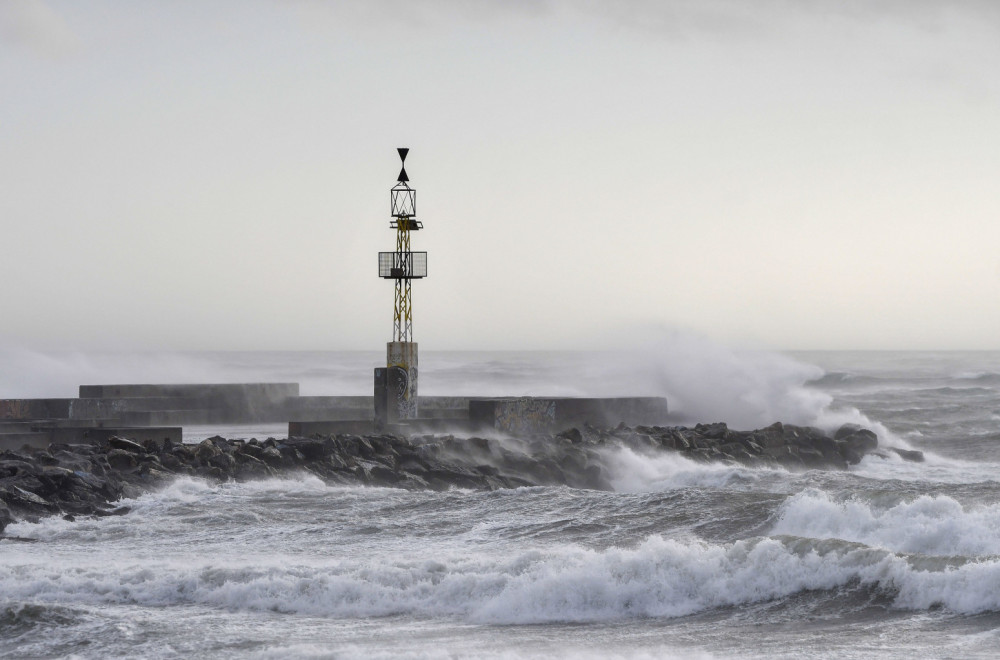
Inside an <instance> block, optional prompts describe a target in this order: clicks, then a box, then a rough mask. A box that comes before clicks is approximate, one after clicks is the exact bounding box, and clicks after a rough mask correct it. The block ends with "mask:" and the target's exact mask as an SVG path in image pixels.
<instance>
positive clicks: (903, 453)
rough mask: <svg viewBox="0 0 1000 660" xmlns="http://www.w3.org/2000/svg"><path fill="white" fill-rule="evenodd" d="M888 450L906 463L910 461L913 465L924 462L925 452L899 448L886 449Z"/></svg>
mask: <svg viewBox="0 0 1000 660" xmlns="http://www.w3.org/2000/svg"><path fill="white" fill-rule="evenodd" d="M886 449H887V450H889V451H891V452H893V453H894V454H896V455H897V456H899V457H900V458H902V459H903V460H904V461H910V462H913V463H923V462H924V452H922V451H919V450H917V449H900V448H899V447H886Z"/></svg>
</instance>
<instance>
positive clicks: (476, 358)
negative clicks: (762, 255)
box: [0, 331, 885, 434]
mask: <svg viewBox="0 0 1000 660" xmlns="http://www.w3.org/2000/svg"><path fill="white" fill-rule="evenodd" d="M618 345H621V344H620V343H619V344H618ZM628 346H629V348H628V349H627V350H620V349H619V350H602V351H557V352H550V351H434V350H428V351H425V352H424V354H423V356H422V360H421V394H423V395H454V396H665V397H667V398H668V399H669V401H670V407H671V411H672V417H673V419H672V421H674V422H676V423H683V424H693V423H697V422H715V421H723V422H726V423H727V424H729V425H730V426H732V427H734V428H739V429H750V428H759V427H762V426H767V425H769V424H772V423H774V422H777V421H781V422H785V423H791V424H800V425H814V426H819V427H821V428H824V429H826V430H830V429H833V428H836V427H837V426H839V425H840V424H842V423H845V422H856V423H861V424H865V425H871V424H870V422H869V421H868V420H867V419H866V418H864V416H863V415H861V414H860V413H858V411H856V410H854V409H834V408H832V406H831V404H832V397H830V396H829V395H828V394H826V393H824V392H822V391H820V390H819V389H816V388H813V387H810V386H809V383H810V381H814V380H817V379H819V378H821V377H822V376H823V375H824V372H823V370H822V369H821V368H819V367H817V366H815V365H811V364H808V363H805V362H802V361H799V360H795V359H793V358H791V357H789V356H787V355H783V354H780V353H776V352H772V351H763V350H739V349H734V348H730V347H727V346H725V345H722V344H720V343H718V342H715V341H712V340H710V339H707V338H705V337H702V336H698V335H694V334H690V333H683V332H678V331H674V332H656V333H645V334H643V335H642V336H641V337H639V338H638V339H634V338H633V340H631V341H629V342H628ZM383 361H384V356H383V354H382V353H381V352H380V351H280V352H272V351H247V352H235V351H216V352H212V351H203V352H170V353H168V352H90V353H86V352H71V351H61V352H42V351H35V350H30V349H26V348H18V347H8V348H0V397H4V398H32V397H73V396H76V394H77V388H78V386H79V385H82V384H108V383H142V382H148V383H165V382H172V383H211V382H261V381H279V382H298V383H300V385H301V393H302V394H303V395H332V396H336V395H358V394H369V393H370V391H371V369H372V368H373V367H374V366H378V365H380V364H381V363H382V362H383ZM874 426H876V427H877V425H874ZM876 430H877V431H878V432H879V433H880V434H883V433H884V432H885V431H884V429H881V428H876Z"/></svg>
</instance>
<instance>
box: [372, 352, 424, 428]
mask: <svg viewBox="0 0 1000 660" xmlns="http://www.w3.org/2000/svg"><path fill="white" fill-rule="evenodd" d="M385 353H386V360H385V361H386V367H385V369H382V368H377V369H375V424H376V426H384V425H386V424H395V423H396V422H398V421H400V420H407V419H416V418H417V416H418V412H419V410H418V405H417V343H416V342H411V341H391V342H389V343H387V344H386V351H385Z"/></svg>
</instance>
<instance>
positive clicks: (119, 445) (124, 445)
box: [108, 435, 146, 454]
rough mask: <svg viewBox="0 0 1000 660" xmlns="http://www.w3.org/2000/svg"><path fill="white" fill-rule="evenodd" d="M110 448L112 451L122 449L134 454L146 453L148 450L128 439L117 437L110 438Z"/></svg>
mask: <svg viewBox="0 0 1000 660" xmlns="http://www.w3.org/2000/svg"><path fill="white" fill-rule="evenodd" d="M108 446H109V447H111V448H112V449H121V450H123V451H128V452H132V453H133V454H145V453H146V448H145V447H143V446H142V445H140V444H139V443H138V442H132V441H131V440H129V439H127V438H119V437H118V436H117V435H113V436H111V437H110V438H108Z"/></svg>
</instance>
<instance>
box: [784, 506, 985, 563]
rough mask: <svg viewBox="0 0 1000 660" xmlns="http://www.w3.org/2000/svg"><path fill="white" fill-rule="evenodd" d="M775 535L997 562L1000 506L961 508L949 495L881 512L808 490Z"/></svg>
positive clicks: (788, 510) (789, 509) (786, 509)
mask: <svg viewBox="0 0 1000 660" xmlns="http://www.w3.org/2000/svg"><path fill="white" fill-rule="evenodd" d="M772 533H774V534H787V535H794V536H805V537H811V538H817V539H828V538H836V539H843V540H845V541H853V542H857V543H864V544H865V545H869V546H872V547H878V548H886V549H888V550H891V551H894V552H906V553H920V554H926V555H938V556H964V557H983V556H986V557H996V556H998V555H1000V505H997V504H994V505H983V506H978V507H972V506H962V504H960V503H959V502H958V501H956V500H954V499H952V498H951V497H948V496H946V495H936V496H930V495H923V496H921V497H918V498H916V499H914V500H912V501H908V502H901V503H898V504H894V505H893V506H890V507H878V506H877V505H875V504H872V503H870V502H864V501H861V500H859V499H848V500H846V501H837V500H835V499H833V498H832V497H830V495H829V494H827V493H825V492H823V491H819V490H815V489H809V490H806V491H803V492H801V493H798V494H796V495H794V496H792V497H791V498H789V500H788V501H787V502H785V504H783V505H782V507H781V509H780V512H779V518H778V521H777V522H776V523H775V525H774V528H773V529H772Z"/></svg>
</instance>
